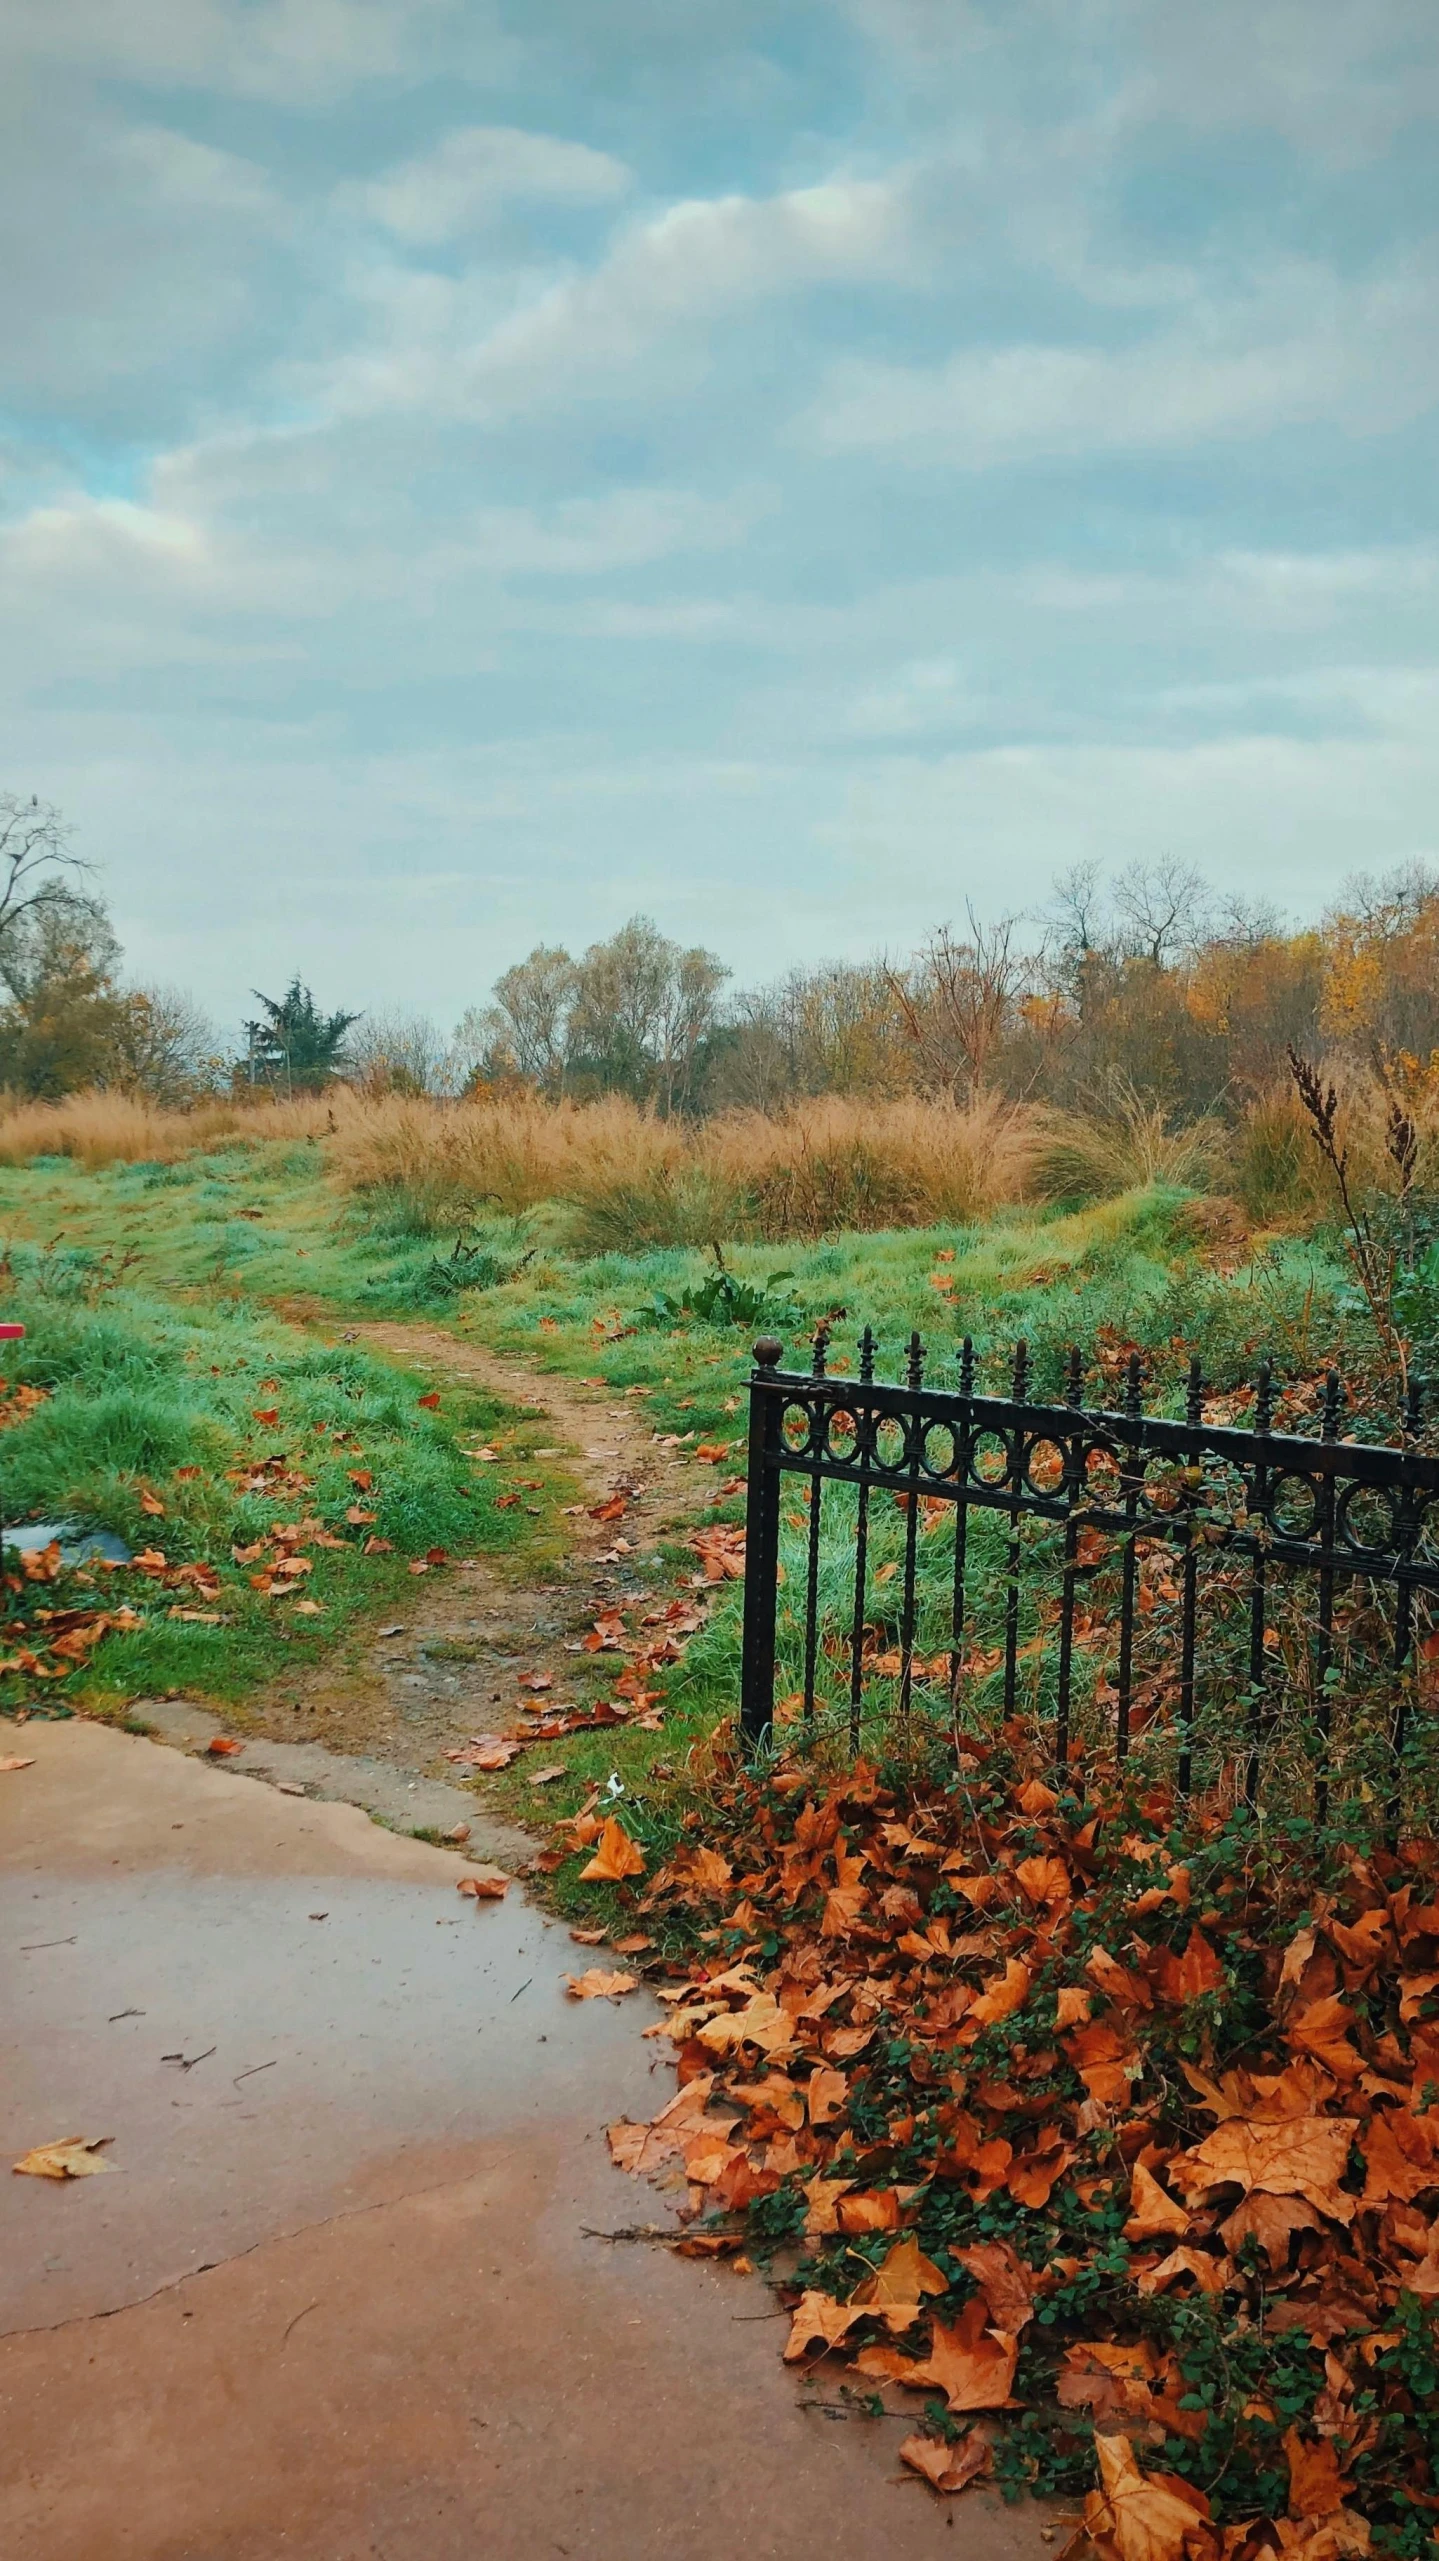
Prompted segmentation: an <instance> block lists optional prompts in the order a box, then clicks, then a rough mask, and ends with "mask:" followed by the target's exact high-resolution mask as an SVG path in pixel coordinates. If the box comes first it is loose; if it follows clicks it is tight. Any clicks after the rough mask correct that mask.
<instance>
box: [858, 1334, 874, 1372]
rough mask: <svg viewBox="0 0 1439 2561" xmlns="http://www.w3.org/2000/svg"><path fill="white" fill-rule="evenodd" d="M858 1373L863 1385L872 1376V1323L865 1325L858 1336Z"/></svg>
mask: <svg viewBox="0 0 1439 2561" xmlns="http://www.w3.org/2000/svg"><path fill="white" fill-rule="evenodd" d="M859 1375H860V1381H861V1384H862V1385H864V1386H868V1384H869V1382H870V1380H871V1379H872V1378H873V1376H874V1327H873V1326H872V1325H866V1327H865V1329H864V1332H863V1333H862V1334H861V1336H860V1338H859Z"/></svg>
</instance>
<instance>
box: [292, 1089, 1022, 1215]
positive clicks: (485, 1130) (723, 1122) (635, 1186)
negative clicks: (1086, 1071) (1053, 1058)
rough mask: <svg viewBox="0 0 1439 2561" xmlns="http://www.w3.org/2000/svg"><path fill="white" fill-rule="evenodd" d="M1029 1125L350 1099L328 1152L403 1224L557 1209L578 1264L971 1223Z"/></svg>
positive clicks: (932, 1106) (979, 1107) (622, 1104)
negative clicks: (625, 1254)
mask: <svg viewBox="0 0 1439 2561" xmlns="http://www.w3.org/2000/svg"><path fill="white" fill-rule="evenodd" d="M1038 1131H1039V1123H1038V1119H1037V1116H1036V1115H1035V1114H1034V1113H1032V1112H1030V1111H1027V1110H1026V1109H1024V1108H1023V1107H1022V1106H1014V1105H1009V1104H1005V1103H1001V1102H998V1101H989V1100H986V1101H982V1102H979V1103H977V1104H975V1105H973V1106H972V1107H971V1108H970V1109H968V1110H961V1109H960V1108H958V1107H957V1106H954V1105H950V1104H944V1103H926V1102H920V1101H917V1100H905V1101H899V1102H889V1103H866V1102H862V1101H858V1100H854V1099H852V1098H850V1097H847V1096H828V1097H825V1098H824V1099H822V1100H820V1101H817V1102H812V1103H805V1104H801V1105H798V1106H796V1107H795V1108H794V1109H793V1110H790V1111H787V1112H784V1113H781V1114H778V1115H775V1116H774V1117H768V1116H766V1115H765V1114H763V1113H761V1112H732V1113H727V1114H725V1115H724V1116H722V1117H721V1118H719V1119H716V1120H712V1121H707V1122H703V1123H701V1124H699V1125H697V1126H696V1125H692V1124H687V1123H683V1122H679V1121H664V1120H659V1119H656V1118H655V1117H654V1116H653V1115H652V1114H651V1113H648V1112H645V1111H642V1110H640V1109H639V1108H638V1106H637V1105H635V1104H633V1103H630V1102H627V1101H625V1100H623V1099H622V1098H621V1097H618V1096H610V1097H608V1098H607V1099H605V1100H604V1101H601V1102H595V1103H557V1104H550V1103H544V1102H541V1101H539V1100H538V1099H536V1098H533V1097H529V1096H520V1097H516V1098H506V1099H504V1100H496V1101H476V1102H469V1103H459V1104H454V1105H450V1106H440V1105H435V1104H430V1103H406V1102H398V1101H391V1102H379V1103H375V1104H372V1105H368V1106H363V1107H359V1106H354V1107H351V1108H350V1109H349V1110H347V1111H345V1112H344V1113H342V1114H341V1116H340V1126H339V1129H338V1132H337V1134H336V1136H335V1137H334V1138H333V1139H332V1141H331V1144H330V1153H331V1160H332V1162H333V1163H334V1165H335V1168H336V1171H337V1173H338V1174H339V1176H340V1179H341V1180H342V1181H343V1182H345V1183H346V1184H347V1185H348V1186H349V1187H350V1188H351V1189H353V1190H356V1191H361V1192H366V1193H369V1194H372V1195H373V1194H388V1195H389V1196H390V1198H391V1199H392V1200H394V1201H395V1202H396V1203H397V1204H399V1205H403V1207H404V1208H405V1209H406V1210H407V1212H408V1214H410V1215H411V1216H412V1217H413V1219H414V1221H415V1223H416V1224H417V1225H426V1224H429V1225H434V1224H439V1223H441V1222H442V1221H443V1220H445V1219H448V1218H453V1217H454V1216H455V1215H456V1214H458V1213H462V1212H464V1211H466V1210H469V1211H479V1210H483V1209H484V1208H485V1207H486V1206H489V1207H493V1208H495V1209H498V1210H502V1211H508V1212H515V1211H519V1210H524V1209H530V1208H533V1207H534V1206H535V1205H536V1204H537V1203H538V1202H540V1201H543V1200H558V1201H562V1202H564V1203H565V1204H566V1205H567V1206H568V1208H569V1210H570V1213H571V1234H572V1238H573V1241H574V1242H575V1243H576V1244H577V1245H578V1246H579V1247H580V1249H581V1250H582V1251H587V1252H592V1253H594V1252H604V1251H607V1250H611V1249H615V1250H620V1251H623V1250H626V1249H634V1248H636V1247H641V1246H652V1245H693V1244H704V1243H707V1242H709V1240H710V1239H711V1238H715V1237H724V1236H746V1235H748V1236H754V1237H759V1238H765V1239H771V1238H773V1239H778V1238H780V1237H784V1236H821V1235H824V1234H826V1233H828V1232H830V1231H832V1230H835V1229H839V1228H876V1227H894V1226H917V1225H923V1224H927V1223H928V1222H930V1221H931V1220H934V1219H956V1220H961V1219H969V1218H974V1217H979V1216H982V1215H983V1214H984V1212H985V1211H987V1210H990V1209H993V1208H996V1207H997V1206H998V1205H999V1204H1000V1203H1001V1202H1003V1201H1012V1200H1017V1199H1019V1198H1021V1197H1022V1196H1023V1194H1024V1191H1025V1188H1026V1185H1027V1183H1028V1179H1029V1174H1030V1170H1031V1167H1032V1165H1033V1162H1034V1159H1035V1154H1036V1150H1037V1146H1038Z"/></svg>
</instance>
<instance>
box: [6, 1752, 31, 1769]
mask: <svg viewBox="0 0 1439 2561" xmlns="http://www.w3.org/2000/svg"><path fill="white" fill-rule="evenodd" d="M34 1767H35V1756H34V1754H33V1752H32V1754H31V1756H30V1758H29V1760H28V1761H27V1760H26V1759H24V1758H23V1756H22V1755H21V1754H20V1753H19V1752H3V1753H0V1770H33V1768H34Z"/></svg>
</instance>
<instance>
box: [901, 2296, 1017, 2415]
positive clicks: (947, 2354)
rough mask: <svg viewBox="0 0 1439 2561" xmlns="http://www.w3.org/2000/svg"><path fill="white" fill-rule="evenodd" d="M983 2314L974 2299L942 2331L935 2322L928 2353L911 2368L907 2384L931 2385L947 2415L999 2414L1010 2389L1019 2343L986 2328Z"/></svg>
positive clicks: (983, 2307)
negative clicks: (940, 2395) (941, 2397)
mask: <svg viewBox="0 0 1439 2561" xmlns="http://www.w3.org/2000/svg"><path fill="white" fill-rule="evenodd" d="M988 2310H989V2307H988V2305H987V2303H986V2302H985V2300H984V2297H983V2295H980V2294H977V2295H976V2296H975V2297H974V2299H973V2301H972V2302H970V2303H967V2304H966V2305H965V2307H964V2310H963V2311H962V2312H961V2314H960V2316H959V2319H958V2320H957V2321H955V2322H954V2323H952V2324H951V2326H950V2327H949V2328H948V2329H945V2328H944V2326H943V2325H942V2323H940V2322H938V2321H936V2323H935V2325H934V2332H933V2336H932V2339H931V2342H930V2350H929V2354H928V2356H927V2357H926V2358H925V2359H924V2361H923V2363H922V2364H920V2365H917V2366H916V2367H915V2369H914V2375H913V2377H912V2380H913V2381H914V2382H916V2383H920V2382H923V2383H934V2384H937V2385H938V2387H939V2389H940V2391H941V2392H942V2393H943V2394H944V2398H945V2403H946V2406H947V2407H948V2408H949V2409H950V2410H955V2411H959V2410H999V2409H1002V2408H1003V2406H1004V2404H1005V2402H1006V2401H1007V2400H1008V2399H1009V2396H1010V2393H1011V2392H1012V2391H1013V2389H1014V2369H1015V2366H1016V2364H1017V2363H1018V2361H1019V2341H1018V2339H1017V2338H1015V2337H1014V2336H1013V2335H1012V2334H1011V2333H1010V2332H1009V2331H1006V2330H996V2329H992V2328H991V2327H990V2326H989V2322H988V2318H987V2315H988Z"/></svg>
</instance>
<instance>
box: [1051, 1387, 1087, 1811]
mask: <svg viewBox="0 0 1439 2561" xmlns="http://www.w3.org/2000/svg"><path fill="white" fill-rule="evenodd" d="M1064 1401H1065V1403H1066V1405H1068V1406H1069V1408H1070V1410H1071V1412H1073V1413H1078V1411H1079V1409H1080V1407H1081V1405H1082V1404H1083V1402H1084V1358H1083V1354H1082V1353H1081V1351H1080V1348H1079V1345H1078V1344H1077V1343H1072V1344H1071V1345H1070V1351H1069V1364H1068V1370H1067V1374H1066V1377H1065V1382H1064ZM1083 1466H1084V1442H1083V1438H1082V1436H1081V1435H1080V1434H1079V1433H1078V1432H1076V1433H1075V1434H1074V1435H1073V1437H1072V1438H1071V1439H1070V1440H1069V1441H1068V1442H1067V1443H1066V1445H1065V1451H1064V1484H1063V1489H1062V1490H1063V1494H1064V1500H1065V1507H1066V1508H1065V1520H1064V1579H1063V1583H1062V1585H1061V1588H1060V1602H1059V1700H1058V1707H1057V1710H1056V1714H1055V1720H1054V1757H1055V1760H1056V1762H1057V1763H1058V1765H1059V1768H1060V1769H1061V1771H1064V1772H1067V1771H1068V1768H1069V1693H1070V1686H1071V1682H1072V1680H1073V1676H1074V1569H1075V1560H1076V1557H1077V1555H1078V1552H1079V1532H1078V1530H1077V1529H1076V1527H1075V1521H1074V1514H1075V1507H1076V1505H1077V1503H1078V1502H1079V1499H1080V1494H1081V1491H1082V1474H1083Z"/></svg>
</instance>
